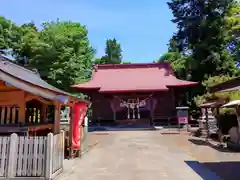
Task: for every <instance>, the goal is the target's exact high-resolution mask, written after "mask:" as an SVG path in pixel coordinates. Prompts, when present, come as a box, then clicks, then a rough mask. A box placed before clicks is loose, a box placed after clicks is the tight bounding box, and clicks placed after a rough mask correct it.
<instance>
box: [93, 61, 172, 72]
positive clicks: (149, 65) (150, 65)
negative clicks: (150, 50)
mask: <svg viewBox="0 0 240 180" xmlns="http://www.w3.org/2000/svg"><path fill="white" fill-rule="evenodd" d="M153 67H159V68H160V67H162V68H167V69H171V70H172V67H171V65H170V64H169V63H167V62H160V63H133V64H97V65H95V68H96V70H98V69H115V68H123V69H124V68H153Z"/></svg>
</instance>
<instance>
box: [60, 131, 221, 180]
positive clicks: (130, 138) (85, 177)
mask: <svg viewBox="0 0 240 180" xmlns="http://www.w3.org/2000/svg"><path fill="white" fill-rule="evenodd" d="M175 137H176V138H174V136H171V135H161V134H160V132H159V131H122V132H121V131H119V132H111V133H110V135H108V136H105V138H104V139H102V140H101V142H100V143H99V144H98V145H97V146H96V147H94V148H93V149H92V150H91V151H90V152H88V153H87V154H86V155H84V156H83V157H82V158H81V159H77V160H72V161H69V163H68V164H67V165H65V166H68V170H67V171H65V172H64V173H63V175H62V176H61V177H60V178H59V180H67V179H70V180H113V179H114V180H201V179H205V180H208V179H209V180H210V179H211V180H219V179H220V178H218V177H217V176H216V175H215V174H214V173H212V172H211V171H209V170H208V169H207V168H205V166H204V165H201V164H200V163H198V161H197V160H196V158H195V157H194V155H192V154H191V153H189V151H188V150H187V149H186V148H185V149H184V145H181V143H179V144H177V143H176V140H179V139H181V138H179V137H178V135H176V136H175ZM185 141H186V139H185ZM185 141H184V143H185V144H187V143H188V141H187V142H185ZM184 143H182V144H184ZM190 144H191V143H190ZM71 162H72V164H71ZM70 167H71V169H70ZM65 169H66V168H65Z"/></svg>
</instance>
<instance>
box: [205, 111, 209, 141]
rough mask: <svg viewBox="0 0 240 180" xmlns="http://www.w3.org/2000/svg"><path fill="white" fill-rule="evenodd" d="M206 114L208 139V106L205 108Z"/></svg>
mask: <svg viewBox="0 0 240 180" xmlns="http://www.w3.org/2000/svg"><path fill="white" fill-rule="evenodd" d="M205 116H206V126H207V127H206V128H207V137H206V140H208V138H209V133H210V132H209V127H208V108H205Z"/></svg>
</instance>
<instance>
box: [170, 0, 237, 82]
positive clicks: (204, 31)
mask: <svg viewBox="0 0 240 180" xmlns="http://www.w3.org/2000/svg"><path fill="white" fill-rule="evenodd" d="M232 3H233V0H214V1H208V0H172V1H171V2H169V3H168V6H169V8H170V9H171V10H172V13H173V16H174V19H173V20H172V21H173V22H174V23H176V24H177V28H178V31H177V33H176V34H175V35H174V36H173V37H174V42H175V43H176V46H177V49H178V51H179V52H180V53H182V54H190V55H191V56H192V58H189V59H188V61H189V62H188V63H187V64H188V66H189V69H188V71H189V73H190V74H191V75H192V79H193V80H195V81H202V80H203V79H204V78H205V76H212V75H220V74H222V73H231V72H232V69H234V65H235V64H234V63H235V62H233V59H232V58H231V57H230V55H229V53H228V52H227V51H226V48H225V47H226V44H227V41H226V36H227V28H226V20H225V18H224V17H225V16H226V13H227V12H228V10H229V8H230V7H231V5H232Z"/></svg>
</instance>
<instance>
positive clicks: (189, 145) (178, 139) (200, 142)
mask: <svg viewBox="0 0 240 180" xmlns="http://www.w3.org/2000/svg"><path fill="white" fill-rule="evenodd" d="M163 136H164V138H163V141H165V143H168V146H169V147H175V148H178V149H181V150H182V151H184V152H186V153H188V154H189V155H191V156H192V157H194V158H195V159H197V160H198V161H199V163H201V164H202V165H204V166H205V167H206V168H208V169H210V170H211V171H213V172H215V173H216V174H217V175H218V176H220V177H221V178H222V179H224V180H240V171H239V170H240V153H238V152H231V151H229V150H224V149H219V148H216V147H212V146H209V143H206V142H205V140H204V139H201V138H195V137H192V136H189V135H186V134H174V135H170V134H168V135H163Z"/></svg>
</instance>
